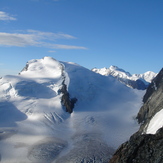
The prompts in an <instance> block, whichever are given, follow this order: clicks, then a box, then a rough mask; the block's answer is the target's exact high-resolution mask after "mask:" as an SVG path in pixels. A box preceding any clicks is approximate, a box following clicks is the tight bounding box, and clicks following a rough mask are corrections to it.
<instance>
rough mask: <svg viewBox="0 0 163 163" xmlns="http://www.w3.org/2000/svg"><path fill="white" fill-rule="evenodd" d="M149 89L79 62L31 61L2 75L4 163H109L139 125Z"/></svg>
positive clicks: (0, 103) (0, 131)
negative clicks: (126, 83)
mask: <svg viewBox="0 0 163 163" xmlns="http://www.w3.org/2000/svg"><path fill="white" fill-rule="evenodd" d="M143 94H144V91H138V90H134V89H131V88H128V87H126V86H124V85H123V84H121V83H120V82H118V81H117V80H116V79H114V78H113V77H112V76H109V77H106V76H102V75H99V74H96V73H94V72H92V71H91V70H88V69H86V68H84V67H82V66H80V65H77V64H75V63H68V62H61V61H57V60H55V59H53V58H51V57H44V58H42V59H34V60H31V61H28V62H27V64H26V66H25V68H24V69H23V70H22V71H21V72H20V73H19V75H8V76H4V77H3V78H1V79H0V156H1V162H2V163H9V162H12V163H20V162H24V163H31V162H32V163H45V162H46V163H52V162H55V163H70V162H71V163H76V162H78V163H82V162H96V163H106V162H108V160H109V159H110V157H111V155H112V154H113V152H114V151H115V149H116V148H117V147H118V146H119V145H120V144H121V143H123V142H124V141H126V140H127V139H128V138H129V137H130V135H131V134H133V133H134V132H135V131H137V130H138V127H139V125H138V124H137V123H136V121H135V119H134V117H135V116H136V114H137V112H138V109H139V108H140V105H141V99H142V96H143Z"/></svg>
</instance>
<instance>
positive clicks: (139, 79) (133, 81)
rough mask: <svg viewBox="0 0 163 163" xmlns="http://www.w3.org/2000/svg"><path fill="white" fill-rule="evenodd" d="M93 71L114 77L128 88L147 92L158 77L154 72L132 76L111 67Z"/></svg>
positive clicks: (115, 67)
mask: <svg viewBox="0 0 163 163" xmlns="http://www.w3.org/2000/svg"><path fill="white" fill-rule="evenodd" d="M92 71H94V72H96V73H99V74H101V75H104V76H113V77H114V78H116V79H117V80H119V81H120V82H122V83H123V84H125V85H127V86H128V87H132V88H134V89H135V88H136V89H139V90H145V89H146V88H147V87H148V86H149V84H150V83H151V81H152V80H153V79H154V77H155V76H156V75H157V74H156V73H154V72H152V71H147V72H145V73H144V74H133V75H131V74H130V73H129V72H126V71H125V70H123V69H121V68H118V67H117V66H110V67H109V68H105V67H104V68H101V69H97V68H93V69H92Z"/></svg>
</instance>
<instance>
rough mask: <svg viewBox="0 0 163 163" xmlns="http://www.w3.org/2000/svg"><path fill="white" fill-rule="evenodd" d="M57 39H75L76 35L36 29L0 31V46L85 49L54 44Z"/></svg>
mask: <svg viewBox="0 0 163 163" xmlns="http://www.w3.org/2000/svg"><path fill="white" fill-rule="evenodd" d="M58 39H76V37H74V36H72V35H69V34H64V33H51V32H42V31H36V30H27V31H26V32H25V31H21V33H20V32H19V33H4V32H3V33H2V32H0V46H17V47H27V46H36V47H47V48H52V49H87V48H86V47H82V46H74V45H62V44H54V43H53V41H56V40H58Z"/></svg>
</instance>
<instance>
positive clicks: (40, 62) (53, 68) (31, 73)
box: [20, 57, 62, 78]
mask: <svg viewBox="0 0 163 163" xmlns="http://www.w3.org/2000/svg"><path fill="white" fill-rule="evenodd" d="M61 70H62V65H61V63H59V62H58V61H57V60H55V59H53V58H51V57H44V58H42V59H34V60H31V61H29V62H27V64H26V66H25V68H24V69H23V70H22V71H21V73H20V75H21V76H24V77H25V76H27V77H31V78H58V77H60V76H61Z"/></svg>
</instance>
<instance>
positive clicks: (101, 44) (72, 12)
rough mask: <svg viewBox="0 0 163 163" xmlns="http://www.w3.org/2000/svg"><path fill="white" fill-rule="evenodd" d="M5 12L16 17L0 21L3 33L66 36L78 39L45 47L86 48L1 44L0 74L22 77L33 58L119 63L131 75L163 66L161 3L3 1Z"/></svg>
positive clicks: (157, 0) (141, 0)
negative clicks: (28, 62) (19, 74)
mask: <svg viewBox="0 0 163 163" xmlns="http://www.w3.org/2000/svg"><path fill="white" fill-rule="evenodd" d="M0 11H3V12H5V13H8V14H9V15H10V16H12V17H14V18H15V19H16V20H12V21H11V20H0V33H2V32H4V33H10V34H11V33H17V34H18V33H20V34H22V33H27V30H35V31H40V32H51V33H64V34H68V35H71V36H74V37H76V39H55V40H45V41H44V43H53V44H62V45H73V46H80V47H85V49H64V48H62V49H54V48H50V47H47V46H39V47H38V46H30V45H27V46H24V47H18V46H6V45H0V76H2V75H6V74H15V73H19V71H20V70H21V69H22V68H23V67H24V66H25V64H26V62H27V61H28V60H31V59H40V58H42V57H44V56H51V57H54V58H55V59H57V60H61V61H70V62H75V63H78V64H80V65H82V66H84V67H87V68H89V69H91V68H94V67H97V68H102V67H109V66H110V65H116V66H118V67H120V68H122V69H124V70H126V71H129V72H130V73H144V72H146V71H154V72H158V71H159V70H160V69H161V68H162V67H163V1H162V0H155V1H154V0H58V1H54V0H1V1H0ZM0 37H1V36H0ZM0 39H2V37H1V38H0ZM2 41H3V40H2Z"/></svg>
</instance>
